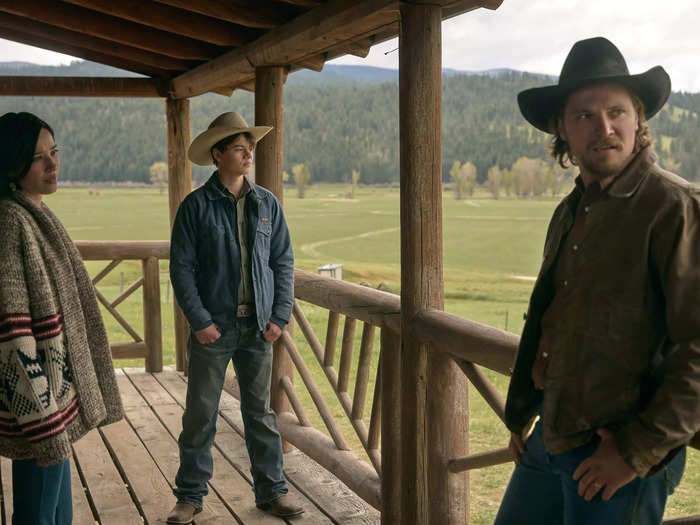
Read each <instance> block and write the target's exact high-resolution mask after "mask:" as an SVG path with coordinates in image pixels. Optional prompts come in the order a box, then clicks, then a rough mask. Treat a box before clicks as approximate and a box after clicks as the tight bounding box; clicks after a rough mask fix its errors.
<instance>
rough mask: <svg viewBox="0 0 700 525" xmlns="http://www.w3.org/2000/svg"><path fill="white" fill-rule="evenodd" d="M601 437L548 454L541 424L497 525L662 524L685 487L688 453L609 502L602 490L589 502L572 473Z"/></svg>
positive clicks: (513, 479) (518, 468) (510, 486)
mask: <svg viewBox="0 0 700 525" xmlns="http://www.w3.org/2000/svg"><path fill="white" fill-rule="evenodd" d="M599 443H600V438H598V437H597V436H596V439H594V440H593V441H592V442H591V443H588V444H586V445H583V446H580V447H577V448H574V449H572V450H568V451H566V452H564V453H562V454H549V453H547V451H546V449H545V447H544V442H543V440H542V425H541V423H540V422H539V421H538V422H537V424H536V425H535V429H534V430H533V432H532V434H531V435H530V437H529V438H528V440H527V443H526V444H525V453H524V454H523V455H522V457H521V460H520V465H517V466H516V467H515V470H514V471H513V475H512V477H511V478H510V482H509V483H508V488H507V489H506V493H505V495H504V496H503V501H501V508H500V509H499V511H498V515H497V516H496V522H495V525H521V524H522V525H529V524H533V525H535V524H536V525H555V524H556V525H562V524H563V525H601V524H605V525H652V524H653V525H659V524H660V523H661V522H662V519H663V515H664V507H665V506H666V498H667V497H668V495H669V494H671V493H672V492H673V490H674V489H675V488H676V486H678V483H680V480H681V476H682V475H683V470H684V468H685V448H683V449H681V450H680V451H679V452H678V453H677V454H676V456H675V457H674V458H673V459H672V460H671V461H670V462H669V463H668V464H667V465H666V466H665V467H663V468H662V469H661V470H659V471H658V472H656V473H655V474H653V475H652V476H649V477H647V478H635V479H634V480H633V481H631V482H630V483H628V484H627V485H625V486H624V487H621V488H620V489H618V490H617V492H615V494H614V495H613V497H612V498H610V500H608V501H603V500H602V499H601V497H600V495H601V493H602V490H601V491H600V492H599V493H598V494H596V496H595V497H594V498H593V499H592V500H591V501H589V502H587V501H586V500H585V499H583V497H581V496H579V495H578V492H577V490H578V482H577V481H574V479H573V474H574V471H575V470H576V468H577V467H578V466H579V464H580V463H581V462H582V461H583V460H584V459H586V458H587V457H589V456H590V455H591V454H593V452H595V450H596V449H597V448H598V444H599Z"/></svg>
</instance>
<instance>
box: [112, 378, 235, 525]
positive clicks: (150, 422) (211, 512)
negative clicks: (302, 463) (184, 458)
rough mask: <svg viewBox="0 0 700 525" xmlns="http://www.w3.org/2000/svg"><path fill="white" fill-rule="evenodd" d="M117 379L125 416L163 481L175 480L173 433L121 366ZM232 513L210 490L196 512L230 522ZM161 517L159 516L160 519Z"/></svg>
mask: <svg viewBox="0 0 700 525" xmlns="http://www.w3.org/2000/svg"><path fill="white" fill-rule="evenodd" d="M117 372H118V373H117V383H118V385H119V391H120V392H121V395H122V401H123V403H124V410H125V412H126V417H127V420H128V421H129V423H130V425H131V426H132V427H133V428H134V430H135V431H136V433H137V435H138V437H139V439H140V440H141V442H142V443H143V445H144V446H145V447H146V449H147V450H148V453H149V454H150V456H151V457H152V458H153V460H154V461H155V463H156V464H157V465H158V468H159V469H160V471H161V472H162V473H163V476H164V477H165V479H166V481H168V483H171V482H172V481H174V480H175V475H176V474H177V469H178V467H179V465H180V454H179V450H178V446H177V441H176V439H177V436H172V435H171V434H170V433H169V432H168V430H167V429H166V428H165V427H164V426H163V424H162V423H161V422H160V421H159V420H158V418H157V417H156V415H155V413H154V412H153V411H152V410H151V408H150V407H149V406H148V404H147V403H146V401H145V400H144V399H143V398H142V397H141V395H140V394H139V392H138V391H137V390H136V389H135V388H134V386H133V384H132V383H131V382H130V381H129V379H128V377H127V376H126V375H125V374H124V373H123V371H122V370H117ZM168 501H169V505H171V506H172V505H174V504H175V497H174V496H171V497H170V498H168ZM232 519H233V517H232V515H231V513H230V512H229V510H228V509H227V507H226V505H224V503H223V502H222V501H221V500H220V499H219V498H218V497H217V495H216V494H210V495H209V497H207V498H206V499H205V500H204V507H203V510H202V512H201V514H197V523H199V524H202V523H207V524H221V525H230V524H231V521H232ZM161 521H163V520H161Z"/></svg>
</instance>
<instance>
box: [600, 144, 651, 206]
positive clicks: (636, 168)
mask: <svg viewBox="0 0 700 525" xmlns="http://www.w3.org/2000/svg"><path fill="white" fill-rule="evenodd" d="M658 160H659V157H658V156H657V155H656V152H655V151H654V148H652V147H651V146H647V147H646V148H643V149H642V150H640V151H639V153H637V154H636V155H635V156H634V158H633V159H632V160H631V161H630V163H629V164H628V165H627V167H626V168H625V169H624V170H622V173H620V174H619V175H618V176H617V177H615V179H613V181H612V182H611V183H610V186H608V188H607V190H608V195H610V196H611V197H617V198H621V199H626V198H628V197H631V196H632V195H634V194H635V192H636V191H637V189H639V186H640V185H641V184H642V182H643V181H644V179H645V178H646V176H647V173H649V170H650V169H651V168H652V167H653V166H654V165H656V162H657V161H658Z"/></svg>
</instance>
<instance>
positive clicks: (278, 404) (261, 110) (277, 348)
mask: <svg viewBox="0 0 700 525" xmlns="http://www.w3.org/2000/svg"><path fill="white" fill-rule="evenodd" d="M285 80H286V72H285V68H284V67H282V66H265V67H258V68H256V69H255V125H256V126H272V131H270V133H268V134H267V135H266V136H265V137H264V138H263V139H262V140H261V141H260V142H259V143H258V145H257V146H256V151H255V183H256V184H259V185H260V186H263V187H265V188H267V189H268V190H270V191H271V192H272V193H274V194H275V196H276V197H277V199H278V200H279V201H280V204H282V203H283V182H284V181H283V180H282V154H283V151H284V143H283V134H282V131H283V103H282V101H283V88H284V82H285ZM285 330H286V331H287V332H288V333H289V336H290V337H291V338H292V339H293V338H294V325H293V321H292V320H291V319H290V321H289V324H288V325H287V327H286V329H285ZM283 377H288V378H289V379H290V381H293V378H294V367H293V365H292V362H291V360H290V359H289V355H288V354H287V351H286V349H285V348H284V345H283V344H282V338H280V339H279V340H278V341H277V342H275V344H274V346H273V358H272V385H271V392H270V404H271V406H272V409H273V410H274V411H275V412H276V413H277V414H280V413H282V412H288V411H290V410H291V408H290V405H289V401H288V400H287V396H286V395H285V394H284V388H283V387H282V378H283ZM282 447H283V450H284V452H289V451H290V450H292V446H291V445H290V444H289V443H288V442H287V441H283V442H282Z"/></svg>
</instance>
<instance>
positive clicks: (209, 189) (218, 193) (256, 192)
mask: <svg viewBox="0 0 700 525" xmlns="http://www.w3.org/2000/svg"><path fill="white" fill-rule="evenodd" d="M245 180H246V182H247V183H248V187H249V188H250V193H249V195H252V197H253V200H255V201H259V200H260V198H261V197H262V196H261V194H260V188H259V187H258V186H257V184H254V183H252V182H250V179H249V178H248V177H247V176H245ZM204 194H205V195H206V196H207V198H208V199H209V200H212V201H213V200H217V199H225V198H227V197H226V194H225V193H224V192H223V191H222V190H221V181H220V180H219V172H218V171H215V172H214V173H212V175H211V177H209V180H207V182H205V183H204Z"/></svg>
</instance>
